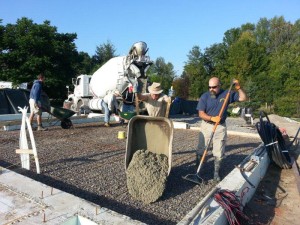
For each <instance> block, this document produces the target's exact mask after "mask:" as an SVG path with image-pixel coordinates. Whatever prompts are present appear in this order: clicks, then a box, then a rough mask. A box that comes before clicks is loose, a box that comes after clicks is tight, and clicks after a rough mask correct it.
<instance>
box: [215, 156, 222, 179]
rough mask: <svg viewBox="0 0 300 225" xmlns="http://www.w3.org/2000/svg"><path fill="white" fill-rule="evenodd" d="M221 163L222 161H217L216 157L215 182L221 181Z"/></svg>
mask: <svg viewBox="0 0 300 225" xmlns="http://www.w3.org/2000/svg"><path fill="white" fill-rule="evenodd" d="M221 162H222V160H221V159H217V158H216V157H215V171H214V180H215V181H220V180H221V178H220V175H219V171H220V167H221Z"/></svg>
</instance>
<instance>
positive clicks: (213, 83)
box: [208, 77, 220, 86]
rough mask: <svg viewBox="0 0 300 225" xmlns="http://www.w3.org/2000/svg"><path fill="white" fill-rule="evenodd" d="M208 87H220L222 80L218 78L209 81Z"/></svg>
mask: <svg viewBox="0 0 300 225" xmlns="http://www.w3.org/2000/svg"><path fill="white" fill-rule="evenodd" d="M208 85H209V86H218V85H220V79H219V78H217V77H212V78H210V79H209V82H208Z"/></svg>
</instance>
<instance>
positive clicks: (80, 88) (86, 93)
mask: <svg viewBox="0 0 300 225" xmlns="http://www.w3.org/2000/svg"><path fill="white" fill-rule="evenodd" d="M91 78H92V75H85V74H82V75H79V76H78V77H76V78H73V79H72V84H73V85H74V95H75V96H77V97H81V98H89V97H92V93H91V90H90V82H91Z"/></svg>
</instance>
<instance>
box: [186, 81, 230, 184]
mask: <svg viewBox="0 0 300 225" xmlns="http://www.w3.org/2000/svg"><path fill="white" fill-rule="evenodd" d="M233 85H234V83H233V82H232V83H231V85H230V88H229V90H228V92H227V94H226V97H225V100H224V103H223V105H222V108H221V110H220V112H219V117H220V118H222V115H223V112H224V109H225V107H226V105H227V102H228V99H229V96H230V92H231V89H232V87H233ZM218 125H219V122H218V123H215V125H214V127H213V131H212V132H211V135H210V138H209V140H208V143H207V145H206V147H205V151H204V153H203V155H202V158H201V161H200V164H199V166H198V168H197V171H196V173H195V174H187V175H185V176H184V177H182V178H183V179H185V180H188V181H191V182H193V183H196V184H201V183H203V181H204V179H203V178H201V177H200V170H201V167H202V164H203V162H204V160H205V157H206V154H207V150H208V149H209V147H210V145H211V142H212V139H213V137H214V134H215V131H216V129H217V126H218Z"/></svg>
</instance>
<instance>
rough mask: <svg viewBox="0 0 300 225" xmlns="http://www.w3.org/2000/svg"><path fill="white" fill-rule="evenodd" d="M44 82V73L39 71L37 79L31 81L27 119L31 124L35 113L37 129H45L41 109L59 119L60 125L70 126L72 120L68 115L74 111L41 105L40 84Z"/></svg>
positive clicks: (66, 127)
mask: <svg viewBox="0 0 300 225" xmlns="http://www.w3.org/2000/svg"><path fill="white" fill-rule="evenodd" d="M44 82H45V76H44V74H42V73H40V74H39V75H38V76H37V80H35V81H34V82H33V86H32V88H31V90H30V95H29V106H30V116H29V121H30V124H31V126H32V121H33V118H34V116H35V115H37V130H38V131H46V130H48V129H47V128H45V127H43V124H42V110H44V111H46V112H48V113H49V114H51V115H53V116H55V117H56V118H58V119H59V120H60V121H61V127H62V128H64V129H68V128H70V127H72V122H71V120H70V119H69V117H71V116H73V115H74V114H75V112H74V111H72V110H69V109H63V108H54V107H51V106H48V107H45V106H42V101H41V100H42V86H43V84H44Z"/></svg>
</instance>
